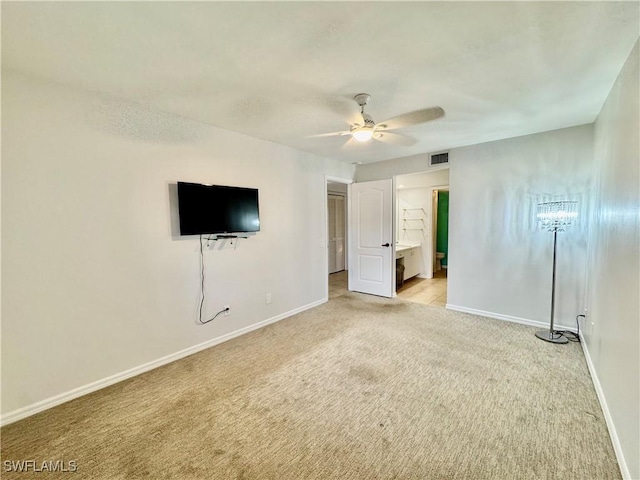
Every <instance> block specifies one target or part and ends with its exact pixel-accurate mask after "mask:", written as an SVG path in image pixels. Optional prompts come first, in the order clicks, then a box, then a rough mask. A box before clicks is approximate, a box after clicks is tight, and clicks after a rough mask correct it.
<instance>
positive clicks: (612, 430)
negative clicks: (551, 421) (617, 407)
mask: <svg viewBox="0 0 640 480" xmlns="http://www.w3.org/2000/svg"><path fill="white" fill-rule="evenodd" d="M580 340H581V341H580V344H581V345H582V351H583V352H584V358H585V359H586V360H587V368H588V369H589V373H590V374H591V381H592V382H593V386H594V387H595V389H596V394H597V395H598V400H599V402H600V407H601V408H602V413H603V414H604V420H605V422H606V423H607V429H608V430H609V437H611V443H612V444H613V451H614V452H615V454H616V458H617V459H618V466H619V467H620V473H621V474H622V478H624V479H625V480H633V479H632V478H631V473H629V467H628V465H627V462H626V460H625V458H624V453H623V451H622V445H620V439H619V438H618V433H617V431H616V426H615V424H614V423H613V417H612V416H611V411H610V410H609V405H608V404H607V399H606V398H605V396H604V391H603V390H602V385H600V379H599V378H598V374H597V373H596V369H595V367H594V365H593V361H592V360H591V355H589V348H588V347H587V342H585V340H584V337H583V336H582V333H581V334H580Z"/></svg>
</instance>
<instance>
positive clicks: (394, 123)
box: [376, 107, 444, 130]
mask: <svg viewBox="0 0 640 480" xmlns="http://www.w3.org/2000/svg"><path fill="white" fill-rule="evenodd" d="M440 117H444V110H443V109H442V108H441V107H431V108H423V109H422V110H416V111H415V112H409V113H403V114H402V115H398V116H397V117H393V118H390V119H389V120H386V121H384V122H380V123H379V124H378V125H376V127H378V128H380V129H381V130H395V129H397V128H404V127H410V126H412V125H419V124H421V123H425V122H430V121H431V120H435V119H437V118H440Z"/></svg>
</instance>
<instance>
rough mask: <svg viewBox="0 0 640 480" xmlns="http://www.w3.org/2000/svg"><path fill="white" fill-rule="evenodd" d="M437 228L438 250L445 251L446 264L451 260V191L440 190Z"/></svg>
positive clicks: (444, 263)
mask: <svg viewBox="0 0 640 480" xmlns="http://www.w3.org/2000/svg"><path fill="white" fill-rule="evenodd" d="M436 228H437V230H436V252H442V253H444V258H443V259H442V265H446V264H447V260H449V192H444V191H438V224H437V226H436Z"/></svg>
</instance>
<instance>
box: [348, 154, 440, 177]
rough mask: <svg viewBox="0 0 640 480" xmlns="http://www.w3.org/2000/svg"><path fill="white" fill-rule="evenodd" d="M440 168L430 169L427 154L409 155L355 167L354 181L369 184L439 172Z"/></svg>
mask: <svg viewBox="0 0 640 480" xmlns="http://www.w3.org/2000/svg"><path fill="white" fill-rule="evenodd" d="M442 168H443V167H442V166H436V167H430V166H429V154H427V153H424V154H420V155H411V156H410V157H403V158H396V159H393V160H386V161H384V162H374V163H366V164H363V165H358V166H357V167H356V179H357V181H358V182H369V181H373V180H383V179H385V178H393V177H394V176H396V175H404V174H411V173H418V172H435V171H439V170H440V171H441V170H442Z"/></svg>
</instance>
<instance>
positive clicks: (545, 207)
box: [536, 201, 578, 343]
mask: <svg viewBox="0 0 640 480" xmlns="http://www.w3.org/2000/svg"><path fill="white" fill-rule="evenodd" d="M537 217H538V220H539V221H540V224H541V225H542V227H543V228H544V229H546V230H548V231H549V232H553V276H552V277H551V323H550V325H549V330H548V331H547V330H539V331H537V332H536V337H538V338H539V339H540V340H544V341H546V342H551V343H567V342H568V340H567V339H566V338H565V337H564V336H563V335H562V334H561V333H558V332H556V331H555V330H554V329H553V314H554V310H555V301H556V246H557V239H558V232H562V231H564V229H565V228H566V227H568V226H569V225H571V223H572V222H573V221H574V220H575V219H576V218H577V217H578V202H572V201H562V202H546V203H539V204H538V215H537Z"/></svg>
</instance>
